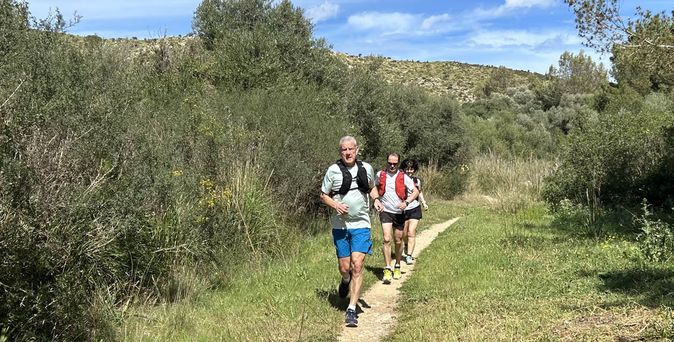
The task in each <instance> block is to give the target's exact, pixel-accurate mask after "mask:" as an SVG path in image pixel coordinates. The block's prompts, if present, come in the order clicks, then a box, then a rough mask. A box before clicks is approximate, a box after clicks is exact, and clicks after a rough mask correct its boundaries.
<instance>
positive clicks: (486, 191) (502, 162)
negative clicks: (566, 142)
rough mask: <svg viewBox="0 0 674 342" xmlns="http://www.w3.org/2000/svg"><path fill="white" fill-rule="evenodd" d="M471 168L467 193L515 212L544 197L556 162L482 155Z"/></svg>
mask: <svg viewBox="0 0 674 342" xmlns="http://www.w3.org/2000/svg"><path fill="white" fill-rule="evenodd" d="M468 168H469V174H470V178H469V179H470V180H469V182H468V186H467V191H466V194H465V196H467V197H473V198H480V197H481V198H482V199H483V201H486V203H488V204H489V205H490V206H493V207H496V208H499V209H500V210H503V211H505V212H510V213H514V212H516V211H518V210H519V209H522V208H524V207H526V206H528V205H529V204H530V203H534V202H538V201H541V200H542V197H541V195H542V189H543V179H544V178H545V177H546V176H547V175H549V174H550V173H551V172H552V171H553V170H554V169H555V162H553V161H550V160H545V159H538V158H534V157H528V158H517V157H515V158H503V157H500V156H498V155H495V154H482V155H478V156H476V157H475V158H474V159H473V160H472V162H471V164H470V166H468Z"/></svg>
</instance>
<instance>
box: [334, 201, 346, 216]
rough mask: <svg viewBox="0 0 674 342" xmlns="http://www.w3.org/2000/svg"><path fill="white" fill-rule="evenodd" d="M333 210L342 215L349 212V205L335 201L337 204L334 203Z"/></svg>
mask: <svg viewBox="0 0 674 342" xmlns="http://www.w3.org/2000/svg"><path fill="white" fill-rule="evenodd" d="M335 210H337V215H344V214H346V213H348V212H349V206H348V205H346V204H344V203H340V202H337V205H335Z"/></svg>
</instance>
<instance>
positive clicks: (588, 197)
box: [545, 94, 674, 207]
mask: <svg viewBox="0 0 674 342" xmlns="http://www.w3.org/2000/svg"><path fill="white" fill-rule="evenodd" d="M672 105H673V104H672V101H671V100H670V99H668V98H666V97H665V96H663V95H659V94H653V95H651V96H649V97H647V98H646V99H645V100H644V102H643V103H642V104H641V106H640V107H641V109H640V110H639V111H638V112H629V111H627V110H621V111H618V112H604V113H602V114H601V115H600V116H599V117H598V120H597V121H588V122H587V125H585V126H584V127H583V128H582V129H580V130H576V131H574V133H572V137H571V140H570V143H569V146H568V149H567V150H566V151H565V153H564V155H563V157H562V163H561V165H560V168H559V169H558V170H557V171H556V172H555V173H554V174H553V175H552V176H551V177H550V178H549V182H548V184H547V185H546V190H545V194H546V195H545V196H546V198H547V200H548V201H549V202H551V203H558V202H559V201H561V200H562V199H564V198H568V199H570V200H572V201H573V202H574V203H585V204H587V205H589V206H591V207H597V206H601V204H602V203H606V202H610V203H621V202H622V203H635V201H639V200H640V199H641V198H647V199H652V198H659V199H662V198H663V196H664V197H665V198H667V197H671V193H670V194H663V193H661V192H660V189H657V188H654V187H652V186H647V184H652V182H651V181H650V180H651V179H652V177H654V175H656V174H659V173H660V172H662V171H661V170H662V168H661V166H660V165H663V164H662V163H663V162H665V161H666V160H669V159H668V158H669V156H670V155H671V152H670V150H671V147H670V146H669V145H668V143H667V141H668V138H667V134H668V133H667V132H668V131H669V129H668V128H669V127H671V126H672V124H673V123H674V121H673V120H674V116H673V113H674V112H673V111H672Z"/></svg>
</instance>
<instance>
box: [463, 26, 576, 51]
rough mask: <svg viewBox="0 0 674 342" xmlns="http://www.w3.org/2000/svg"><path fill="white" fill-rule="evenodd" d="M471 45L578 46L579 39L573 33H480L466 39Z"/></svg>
mask: <svg viewBox="0 0 674 342" xmlns="http://www.w3.org/2000/svg"><path fill="white" fill-rule="evenodd" d="M468 42H469V43H470V44H473V45H483V46H491V47H496V48H500V47H507V46H528V47H538V46H541V45H546V44H553V43H554V44H559V45H579V44H580V38H578V36H576V34H575V33H567V32H559V31H545V32H530V31H522V30H502V31H480V32H476V33H474V34H473V35H472V36H470V37H469V38H468Z"/></svg>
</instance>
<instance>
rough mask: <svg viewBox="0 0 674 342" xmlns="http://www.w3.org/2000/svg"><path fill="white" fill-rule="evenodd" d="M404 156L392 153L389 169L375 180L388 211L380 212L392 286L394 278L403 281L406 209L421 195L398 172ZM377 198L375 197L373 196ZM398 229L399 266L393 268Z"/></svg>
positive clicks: (387, 277)
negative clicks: (401, 263) (392, 258)
mask: <svg viewBox="0 0 674 342" xmlns="http://www.w3.org/2000/svg"><path fill="white" fill-rule="evenodd" d="M399 159H400V156H399V155H398V154H397V153H390V154H389V155H388V159H387V168H386V169H385V170H381V171H379V172H377V175H376V177H375V178H374V182H375V186H376V188H377V193H378V194H379V196H380V197H381V201H375V205H377V203H380V202H381V204H382V205H383V206H384V210H383V211H381V212H380V214H379V218H380V219H381V228H382V232H383V234H382V235H383V240H384V246H383V249H384V262H385V263H386V266H385V268H384V278H383V279H382V280H383V282H384V284H390V283H391V278H393V279H400V277H401V276H402V274H401V272H400V259H401V258H402V237H403V229H404V228H405V214H404V211H405V208H406V207H407V206H408V205H409V204H410V203H411V202H412V201H414V200H415V199H416V198H417V196H418V195H419V190H417V188H416V186H414V182H413V181H412V178H410V177H409V176H407V175H406V174H405V173H404V172H402V171H400V170H398V161H399ZM373 198H374V196H373ZM394 229H395V261H396V262H395V266H394V267H393V268H392V266H391V238H392V236H393V233H394Z"/></svg>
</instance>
